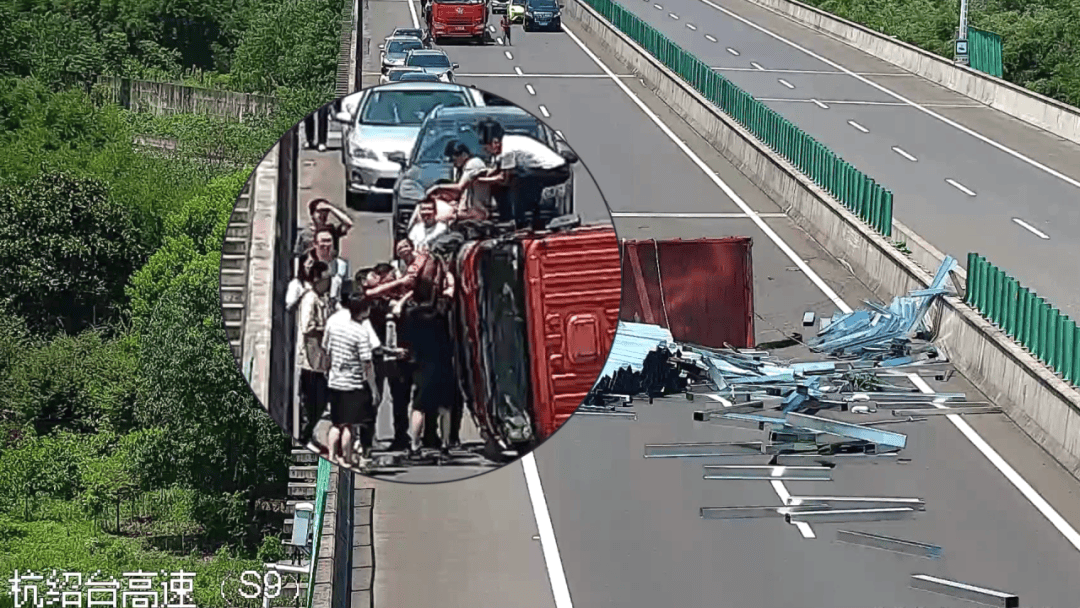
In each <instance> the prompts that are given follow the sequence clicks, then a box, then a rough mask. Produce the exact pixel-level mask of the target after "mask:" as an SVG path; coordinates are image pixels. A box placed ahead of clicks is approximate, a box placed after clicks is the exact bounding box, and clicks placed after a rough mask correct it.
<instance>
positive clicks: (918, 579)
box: [911, 574, 1020, 608]
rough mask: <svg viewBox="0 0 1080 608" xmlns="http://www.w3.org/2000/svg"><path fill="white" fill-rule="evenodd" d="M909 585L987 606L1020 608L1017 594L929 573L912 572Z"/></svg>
mask: <svg viewBox="0 0 1080 608" xmlns="http://www.w3.org/2000/svg"><path fill="white" fill-rule="evenodd" d="M911 587H913V588H915V589H922V590H923V591H929V592H931V593H937V594H939V595H949V596H952V597H957V598H960V599H965V600H968V601H969V602H977V603H979V604H985V605H987V606H1000V607H1001V608H1020V598H1019V596H1016V595H1013V594H1011V593H1005V592H1003V591H996V590H994V589H986V588H983V587H976V586H974V585H969V584H966V583H959V582H957V581H950V580H947V579H944V578H938V577H936V576H930V575H929V574H912V575H911Z"/></svg>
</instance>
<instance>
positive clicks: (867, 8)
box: [806, 0, 1080, 106]
mask: <svg viewBox="0 0 1080 608" xmlns="http://www.w3.org/2000/svg"><path fill="white" fill-rule="evenodd" d="M806 2H807V3H808V4H811V5H813V6H816V7H818V8H820V9H822V10H824V11H828V12H830V13H833V14H835V15H837V16H839V17H843V18H844V19H848V20H851V21H854V22H856V23H860V24H863V25H865V26H867V27H869V28H871V29H874V30H877V31H879V32H882V33H885V34H888V35H890V36H896V37H897V38H899V39H900V40H903V41H904V42H908V43H910V44H914V45H916V46H918V47H920V48H922V49H924V50H927V51H930V52H931V53H935V54H938V55H941V56H943V57H948V58H952V53H953V40H954V39H955V37H956V28H957V27H958V24H959V20H960V2H959V0H806ZM968 21H969V22H970V24H971V25H972V26H974V27H977V28H980V29H983V30H988V31H991V32H994V33H996V34H1000V35H1001V37H1002V40H1003V42H1004V49H1003V51H1002V62H1003V64H1004V77H1005V79H1006V80H1008V81H1010V82H1013V83H1015V84H1018V85H1020V86H1023V87H1026V88H1028V89H1030V90H1032V91H1035V92H1036V93H1040V94H1042V95H1046V96H1048V97H1052V98H1054V99H1057V100H1058V101H1062V102H1065V103H1067V104H1069V105H1072V106H1080V29H1078V28H1077V27H1076V24H1078V23H1080V3H1077V2H1074V1H1071V0H1024V1H1020V0H974V1H973V2H972V3H971V5H970V8H969V9H968Z"/></svg>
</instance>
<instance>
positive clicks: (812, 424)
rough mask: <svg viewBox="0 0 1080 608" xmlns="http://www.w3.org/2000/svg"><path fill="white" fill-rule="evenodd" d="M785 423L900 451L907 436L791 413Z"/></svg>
mask: <svg viewBox="0 0 1080 608" xmlns="http://www.w3.org/2000/svg"><path fill="white" fill-rule="evenodd" d="M787 422H788V424H790V425H791V426H795V427H798V428H804V429H810V430H815V431H820V432H822V433H828V434H830V435H837V436H839V437H850V438H851V439H860V440H862V441H869V442H870V443H875V444H877V445H886V446H889V447H894V448H900V449H903V448H904V447H906V446H907V435H902V434H900V433H891V432H889V431H882V430H879V429H875V428H870V427H865V426H860V425H858V424H851V423H848V422H840V421H839V420H830V419H828V418H819V417H817V416H810V415H807V414H798V413H795V412H792V413H789V414H788V415H787Z"/></svg>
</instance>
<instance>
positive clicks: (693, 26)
mask: <svg viewBox="0 0 1080 608" xmlns="http://www.w3.org/2000/svg"><path fill="white" fill-rule="evenodd" d="M686 27H687V29H689V30H690V31H695V30H697V27H696V26H695V25H694V24H693V23H687V24H686Z"/></svg>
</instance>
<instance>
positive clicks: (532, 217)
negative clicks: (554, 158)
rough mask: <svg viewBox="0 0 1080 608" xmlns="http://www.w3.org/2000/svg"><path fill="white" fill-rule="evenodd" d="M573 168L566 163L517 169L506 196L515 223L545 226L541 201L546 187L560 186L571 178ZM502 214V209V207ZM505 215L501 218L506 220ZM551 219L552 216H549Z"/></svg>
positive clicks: (539, 227) (522, 225) (520, 226)
mask: <svg viewBox="0 0 1080 608" xmlns="http://www.w3.org/2000/svg"><path fill="white" fill-rule="evenodd" d="M570 174H571V169H570V165H569V164H564V165H562V166H561V167H556V168H555V169H522V170H519V171H516V172H515V173H514V175H513V176H511V178H510V183H509V184H508V186H509V187H508V188H507V192H506V196H504V197H503V198H505V199H507V200H506V205H507V206H508V207H509V209H508V210H507V211H509V213H510V214H511V215H512V217H513V218H514V223H515V224H516V225H517V226H518V227H519V228H523V227H525V226H527V225H530V224H531V225H532V227H533V228H534V229H537V230H539V229H541V228H543V225H542V224H543V220H544V218H543V215H542V210H541V207H540V202H541V199H542V197H543V193H544V189H545V188H550V187H552V186H558V185H559V184H562V183H565V182H566V181H567V180H569V179H570ZM500 215H502V209H500ZM506 219H507V218H506V217H505V216H503V217H501V218H500V220H503V221H506ZM548 219H550V218H548Z"/></svg>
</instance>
